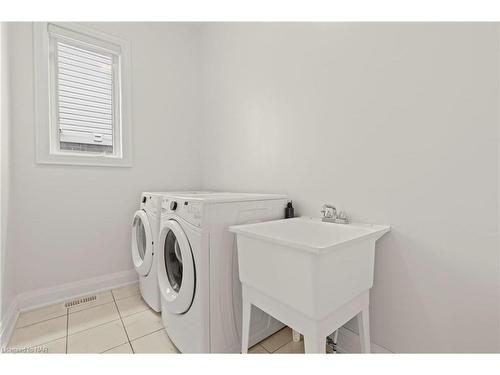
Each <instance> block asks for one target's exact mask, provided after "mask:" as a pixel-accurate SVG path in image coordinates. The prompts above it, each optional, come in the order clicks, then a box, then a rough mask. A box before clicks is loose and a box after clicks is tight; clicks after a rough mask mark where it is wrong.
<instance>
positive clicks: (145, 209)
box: [132, 193, 162, 311]
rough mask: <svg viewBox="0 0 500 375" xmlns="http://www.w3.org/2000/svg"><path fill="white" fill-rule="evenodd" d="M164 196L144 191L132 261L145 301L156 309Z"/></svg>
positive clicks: (134, 225) (134, 230)
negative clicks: (158, 245) (157, 246)
mask: <svg viewBox="0 0 500 375" xmlns="http://www.w3.org/2000/svg"><path fill="white" fill-rule="evenodd" d="M161 202H162V196H161V195H158V194H156V193H142V194H141V205H140V209H139V210H138V211H136V212H135V214H134V219H133V222H132V261H133V262H134V267H135V270H136V271H137V273H138V274H139V288H140V290H141V295H142V298H143V299H144V301H146V303H147V304H148V305H149V306H150V307H151V308H152V309H153V310H155V311H160V308H161V304H160V290H159V288H158V272H156V270H157V268H158V254H157V251H156V244H157V240H158V233H159V229H160V217H161V216H160V214H161Z"/></svg>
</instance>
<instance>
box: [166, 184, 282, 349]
mask: <svg viewBox="0 0 500 375" xmlns="http://www.w3.org/2000/svg"><path fill="white" fill-rule="evenodd" d="M286 203H287V197H286V195H277V194H243V193H207V194H179V195H171V196H168V197H164V198H163V199H162V208H161V211H162V212H161V224H160V235H159V240H158V255H159V256H158V282H159V286H160V296H161V310H162V320H163V324H164V326H165V329H166V331H167V333H168V335H169V337H170V339H171V340H172V341H173V343H174V344H175V345H176V346H177V348H178V349H179V350H180V351H181V352H184V353H224V352H234V353H237V352H240V346H241V344H240V343H241V314H242V312H241V304H242V298H241V283H240V281H239V277H238V259H237V251H236V241H235V237H234V234H232V233H230V232H229V231H228V227H229V226H230V225H233V224H244V223H254V222H260V221H266V220H275V219H280V218H283V216H284V209H285V206H286ZM263 261H264V260H263ZM276 266H277V267H280V266H281V265H276ZM282 327H283V324H282V323H280V322H278V321H277V320H275V319H273V318H271V317H270V316H269V315H267V314H265V313H264V312H262V311H261V310H259V309H257V308H254V309H253V310H252V322H251V329H250V345H253V344H255V343H257V342H259V341H260V340H262V339H264V338H265V337H267V336H269V335H271V334H273V333H274V332H276V331H277V330H279V329H280V328H282Z"/></svg>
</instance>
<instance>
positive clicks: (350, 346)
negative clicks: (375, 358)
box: [337, 327, 392, 354]
mask: <svg viewBox="0 0 500 375" xmlns="http://www.w3.org/2000/svg"><path fill="white" fill-rule="evenodd" d="M337 347H338V351H339V353H361V345H360V341H359V335H358V334H357V333H355V332H353V331H351V330H350V329H347V328H345V327H342V328H340V330H339V337H338V343H337ZM370 347H371V352H372V353H385V354H388V353H392V352H391V351H390V350H388V349H386V348H384V347H383V346H380V345H377V344H375V343H374V342H371V345H370Z"/></svg>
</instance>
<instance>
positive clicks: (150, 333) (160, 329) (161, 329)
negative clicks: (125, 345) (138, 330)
mask: <svg viewBox="0 0 500 375" xmlns="http://www.w3.org/2000/svg"><path fill="white" fill-rule="evenodd" d="M163 330H165V328H163V327H162V328H158V329H157V330H154V331H152V332H149V333H146V334H145V335H142V336H137V337H136V338H134V339H132V340H130V341H131V342H132V341H135V340H139V339H142V338H144V337H146V336H149V335H152V334H153V333H156V332H160V331H163ZM165 332H166V331H165Z"/></svg>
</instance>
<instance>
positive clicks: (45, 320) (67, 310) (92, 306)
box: [14, 290, 142, 329]
mask: <svg viewBox="0 0 500 375" xmlns="http://www.w3.org/2000/svg"><path fill="white" fill-rule="evenodd" d="M110 292H111V290H110ZM138 294H139V293H137V294H133V295H130V296H127V297H123V298H120V299H119V300H117V301H121V300H124V299H127V298H130V297H135V296H136V295H138ZM111 297H112V298H114V296H113V293H111ZM113 302H114V301H109V302H104V303H100V304H98V305H90V304H89V306H88V307H86V308H84V309H81V310H78V311H74V312H71V308H66V312H65V313H62V314H61V315H58V316H54V317H52V318H47V319H42V320H37V321H36V322H32V323H29V324H26V325H23V326H17V325H16V326H15V327H14V329H21V328H27V327H31V326H32V325H35V324H38V323H44V322H48V321H49V320H53V319H57V318H62V317H63V316H65V315H66V314H68V313H69V314H76V313H79V312H82V311H86V310H89V309H93V308H94V307H99V306H103V305H107V304H110V303H113ZM54 305H58V303H54ZM47 306H52V305H47ZM47 306H46V307H47ZM35 310H37V309H35ZM35 310H29V311H27V312H30V311H35ZM140 312H142V311H140ZM134 314H137V313H133V314H130V315H134ZM127 316H129V315H127Z"/></svg>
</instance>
